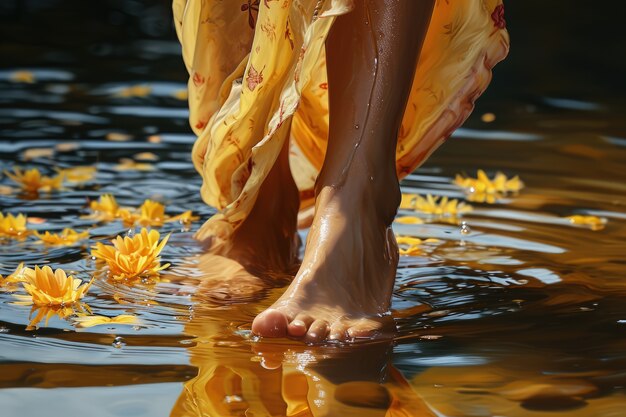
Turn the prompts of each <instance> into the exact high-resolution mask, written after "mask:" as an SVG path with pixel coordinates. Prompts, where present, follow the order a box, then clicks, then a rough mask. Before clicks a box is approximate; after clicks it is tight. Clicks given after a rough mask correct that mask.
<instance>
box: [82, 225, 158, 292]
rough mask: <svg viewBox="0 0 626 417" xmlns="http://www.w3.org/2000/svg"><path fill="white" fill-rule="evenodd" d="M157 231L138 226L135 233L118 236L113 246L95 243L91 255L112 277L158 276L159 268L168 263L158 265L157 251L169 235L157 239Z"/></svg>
mask: <svg viewBox="0 0 626 417" xmlns="http://www.w3.org/2000/svg"><path fill="white" fill-rule="evenodd" d="M159 238H160V235H159V232H157V231H156V230H150V232H148V230H147V229H145V228H142V229H141V232H140V233H139V234H137V235H135V236H133V237H132V238H131V237H128V236H126V237H122V236H118V237H117V238H115V239H113V240H112V241H111V242H112V243H113V246H110V245H104V244H102V243H99V242H98V243H96V246H93V247H92V252H91V255H92V256H94V257H95V258H96V259H99V260H101V261H104V262H106V264H107V266H108V267H109V274H110V276H111V277H112V278H113V279H115V280H124V279H126V280H131V279H134V278H140V277H152V276H158V274H159V271H161V270H163V269H165V268H167V267H168V266H169V264H165V265H161V258H160V257H159V254H160V253H161V251H162V250H163V248H164V247H165V244H166V243H167V240H168V239H169V235H167V236H165V238H163V240H162V241H161V242H159Z"/></svg>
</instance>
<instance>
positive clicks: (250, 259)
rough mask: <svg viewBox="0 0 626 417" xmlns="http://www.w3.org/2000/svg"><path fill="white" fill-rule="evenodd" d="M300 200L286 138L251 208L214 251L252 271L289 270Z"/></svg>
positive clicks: (294, 250)
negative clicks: (224, 244) (225, 242)
mask: <svg viewBox="0 0 626 417" xmlns="http://www.w3.org/2000/svg"><path fill="white" fill-rule="evenodd" d="M299 202H300V200H299V196H298V189H297V187H296V184H295V182H294V180H293V178H292V176H291V170H290V168H289V149H288V143H287V142H285V145H284V146H283V149H282V150H281V152H280V154H279V156H278V159H277V160H276V163H275V164H274V167H273V168H272V170H271V171H270V173H269V174H268V176H267V178H266V179H265V181H264V182H263V185H262V186H261V188H260V190H259V195H258V197H257V200H256V202H255V204H254V208H253V209H252V211H251V212H250V214H249V215H248V217H247V218H246V220H245V221H244V222H243V223H242V224H241V226H240V227H239V228H237V230H236V231H235V233H234V234H233V236H232V238H231V242H229V243H230V244H229V245H228V249H227V250H220V249H218V250H217V251H214V253H215V254H217V255H222V256H226V257H228V258H232V259H234V260H236V261H238V262H239V263H241V264H242V265H243V266H245V267H246V268H247V269H249V270H250V271H251V272H253V273H261V274H264V273H265V272H285V271H289V270H290V269H292V268H293V267H294V265H295V263H296V260H297V254H298V240H297V235H296V223H297V215H298V205H299Z"/></svg>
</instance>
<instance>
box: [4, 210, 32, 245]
mask: <svg viewBox="0 0 626 417" xmlns="http://www.w3.org/2000/svg"><path fill="white" fill-rule="evenodd" d="M29 233H30V230H28V229H27V228H26V216H24V215H23V214H18V215H17V216H13V215H12V214H7V215H4V214H3V213H0V238H3V237H6V238H13V239H23V238H25V237H26V236H28V234H29Z"/></svg>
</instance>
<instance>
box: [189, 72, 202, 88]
mask: <svg viewBox="0 0 626 417" xmlns="http://www.w3.org/2000/svg"><path fill="white" fill-rule="evenodd" d="M192 80H193V85H195V86H196V87H200V86H201V85H202V84H204V77H203V76H202V75H200V74H198V73H197V72H194V73H193V78H192Z"/></svg>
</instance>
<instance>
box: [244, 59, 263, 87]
mask: <svg viewBox="0 0 626 417" xmlns="http://www.w3.org/2000/svg"><path fill="white" fill-rule="evenodd" d="M262 82H263V70H261V71H260V72H259V71H257V70H256V69H255V68H254V66H253V65H252V64H250V69H249V70H248V76H247V77H246V83H247V84H248V88H249V89H250V91H254V89H255V88H256V86H257V85H259V84H261V83H262Z"/></svg>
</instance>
